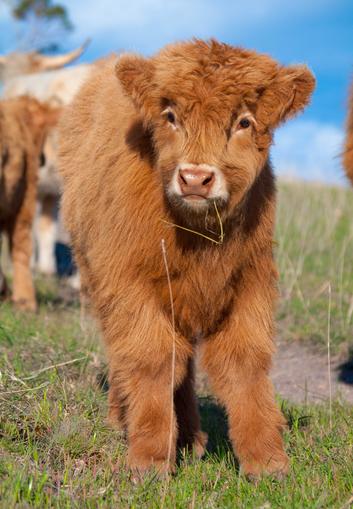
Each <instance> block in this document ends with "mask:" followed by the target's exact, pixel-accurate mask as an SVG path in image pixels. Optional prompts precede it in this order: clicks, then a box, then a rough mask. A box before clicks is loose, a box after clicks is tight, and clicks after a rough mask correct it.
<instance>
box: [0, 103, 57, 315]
mask: <svg viewBox="0 0 353 509" xmlns="http://www.w3.org/2000/svg"><path fill="white" fill-rule="evenodd" d="M56 121H57V112H56V110H53V109H51V108H49V106H46V105H44V104H41V103H39V102H38V101H37V100H36V99H32V98H30V97H26V96H23V97H19V98H16V99H7V100H4V101H0V155H1V161H0V175H1V180H0V234H1V232H5V233H6V234H7V235H8V238H9V244H10V251H11V259H12V264H13V295H12V299H13V301H14V303H15V304H16V305H17V306H18V307H20V308H21V309H25V310H29V311H35V309H36V299H35V292H34V287H33V281H32V274H31V269H30V260H31V255H32V223H33V216H34V213H35V207H36V193H37V177H38V166H39V158H40V155H41V151H42V146H43V142H44V139H45V135H46V132H47V129H48V128H49V127H50V126H51V125H54V124H55V122H56ZM6 293H7V286H6V281H5V278H4V276H3V274H2V273H1V271H0V294H3V295H4V294H6Z"/></svg>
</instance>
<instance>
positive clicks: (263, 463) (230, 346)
mask: <svg viewBox="0 0 353 509" xmlns="http://www.w3.org/2000/svg"><path fill="white" fill-rule="evenodd" d="M266 291H267V294H266ZM270 293H271V292H268V288H267V289H266V290H263V287H261V279H260V281H259V280H258V283H256V281H254V284H253V285H252V286H251V288H249V291H243V292H242V294H241V295H239V296H238V298H237V301H236V303H235V307H234V311H233V314H232V316H231V317H230V319H229V321H228V323H227V326H226V327H225V329H224V330H223V331H221V332H219V333H218V334H217V335H215V336H213V337H210V338H208V339H207V340H206V341H205V342H204V344H203V346H202V362H203V366H204V368H205V370H206V371H207V372H208V374H209V376H210V381H211V384H212V386H213V389H214V392H215V394H216V396H217V397H218V399H219V400H220V402H221V403H222V404H223V405H224V406H225V408H226V411H227V414H228V424H229V436H230V439H231V442H232V445H233V448H234V452H235V454H236V455H237V457H238V459H239V461H240V466H241V470H242V471H243V472H244V473H245V474H246V475H247V476H249V477H255V478H257V477H260V476H261V475H263V474H275V475H277V476H282V475H283V474H286V473H287V470H288V457H287V455H286V453H285V451H284V446H283V440H282V431H283V428H284V427H285V424H286V423H285V419H284V417H283V416H282V414H281V412H280V411H279V409H278V408H277V406H276V403H275V400H274V391H273V387H272V384H271V381H270V380H269V376H268V372H269V368H270V364H271V356H272V351H273V344H272V337H271V336H272V323H271V321H272V305H271V296H270Z"/></svg>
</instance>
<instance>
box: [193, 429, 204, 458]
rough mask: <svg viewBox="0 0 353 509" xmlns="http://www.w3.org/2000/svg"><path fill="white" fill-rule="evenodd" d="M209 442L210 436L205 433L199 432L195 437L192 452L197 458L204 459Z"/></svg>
mask: <svg viewBox="0 0 353 509" xmlns="http://www.w3.org/2000/svg"><path fill="white" fill-rule="evenodd" d="M207 442H208V435H207V433H205V432H204V431H198V432H197V433H196V435H195V439H194V443H193V444H192V452H193V454H195V456H196V458H202V456H203V455H204V454H205V451H206V446H207Z"/></svg>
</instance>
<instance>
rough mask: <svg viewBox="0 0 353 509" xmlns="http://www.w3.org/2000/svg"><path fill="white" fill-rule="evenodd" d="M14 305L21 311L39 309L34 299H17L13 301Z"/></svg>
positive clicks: (32, 311) (33, 311)
mask: <svg viewBox="0 0 353 509" xmlns="http://www.w3.org/2000/svg"><path fill="white" fill-rule="evenodd" d="M13 303H14V306H15V307H16V308H17V309H19V310H20V311H29V312H31V313H35V312H36V311H37V303H36V301H35V300H32V299H16V300H14V301H13Z"/></svg>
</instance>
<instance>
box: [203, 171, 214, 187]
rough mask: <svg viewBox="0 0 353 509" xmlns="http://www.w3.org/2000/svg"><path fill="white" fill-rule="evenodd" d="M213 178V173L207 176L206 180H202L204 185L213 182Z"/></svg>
mask: <svg viewBox="0 0 353 509" xmlns="http://www.w3.org/2000/svg"><path fill="white" fill-rule="evenodd" d="M212 180H213V173H212V175H210V176H209V177H207V178H205V180H204V181H203V182H202V185H203V186H207V184H209V183H210V182H212Z"/></svg>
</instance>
